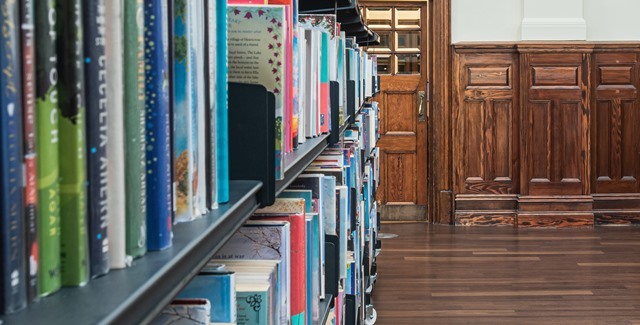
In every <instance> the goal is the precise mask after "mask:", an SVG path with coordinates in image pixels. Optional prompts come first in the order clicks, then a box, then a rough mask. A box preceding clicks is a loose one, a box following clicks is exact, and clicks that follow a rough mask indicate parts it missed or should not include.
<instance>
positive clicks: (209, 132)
mask: <svg viewBox="0 0 640 325" xmlns="http://www.w3.org/2000/svg"><path fill="white" fill-rule="evenodd" d="M205 1H206V6H207V8H206V17H205V29H204V33H205V49H206V60H205V61H206V64H205V74H206V81H205V105H206V112H207V114H206V117H205V119H206V123H207V126H206V141H207V143H206V147H207V150H208V152H207V154H206V155H205V156H206V180H207V189H206V190H207V194H208V197H207V199H208V207H209V209H217V208H218V176H217V174H218V159H217V157H218V149H217V148H218V146H217V143H216V141H217V135H218V131H217V105H216V103H217V98H216V97H217V87H218V85H217V80H216V73H217V67H216V60H217V56H216V52H217V49H216V45H217V44H216V38H217V35H216V34H217V31H216V29H215V28H216V20H217V17H216V15H217V12H216V3H215V0H205Z"/></svg>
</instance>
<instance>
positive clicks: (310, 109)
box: [304, 30, 317, 138]
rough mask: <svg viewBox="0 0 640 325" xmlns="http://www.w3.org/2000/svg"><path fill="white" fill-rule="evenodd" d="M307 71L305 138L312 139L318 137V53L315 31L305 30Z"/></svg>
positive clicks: (305, 78)
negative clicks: (316, 90)
mask: <svg viewBox="0 0 640 325" xmlns="http://www.w3.org/2000/svg"><path fill="white" fill-rule="evenodd" d="M304 34H305V39H306V44H305V54H306V55H305V61H304V62H305V65H304V67H305V69H304V75H305V76H304V92H305V95H304V101H305V104H304V113H305V130H304V131H305V133H304V135H305V137H307V138H311V137H314V136H316V133H315V129H316V122H315V120H316V109H315V101H316V92H315V86H314V78H315V77H314V76H315V74H316V70H315V68H314V55H315V53H317V49H316V48H315V46H316V43H315V42H314V40H313V39H314V37H313V31H311V30H305V32H304Z"/></svg>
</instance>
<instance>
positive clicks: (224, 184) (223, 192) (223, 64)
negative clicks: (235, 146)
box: [210, 0, 229, 203]
mask: <svg viewBox="0 0 640 325" xmlns="http://www.w3.org/2000/svg"><path fill="white" fill-rule="evenodd" d="M210 1H213V0H210ZM215 1H216V25H215V26H216V28H215V31H216V43H215V44H216V49H217V50H216V52H217V53H228V47H227V32H228V31H227V2H226V1H225V0H215ZM228 66H229V65H228V56H227V55H216V88H215V89H216V95H215V98H216V151H217V155H216V157H217V164H216V168H217V173H216V177H217V183H218V193H217V194H218V203H226V202H229V115H228V106H229V105H228V99H229V86H228V84H227V83H228Z"/></svg>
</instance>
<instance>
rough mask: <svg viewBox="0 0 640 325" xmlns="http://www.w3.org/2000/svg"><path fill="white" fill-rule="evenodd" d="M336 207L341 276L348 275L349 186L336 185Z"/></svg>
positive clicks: (342, 277)
mask: <svg viewBox="0 0 640 325" xmlns="http://www.w3.org/2000/svg"><path fill="white" fill-rule="evenodd" d="M336 193H337V194H336V199H337V200H338V201H337V204H336V209H337V210H338V212H337V213H338V220H337V222H338V225H339V226H338V229H339V232H338V238H339V245H340V248H339V250H340V278H341V279H344V278H346V277H347V243H348V239H349V238H348V236H349V235H348V233H347V232H348V229H349V225H350V219H349V210H350V206H349V188H348V187H347V186H337V187H336Z"/></svg>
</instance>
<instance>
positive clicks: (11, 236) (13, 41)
mask: <svg viewBox="0 0 640 325" xmlns="http://www.w3.org/2000/svg"><path fill="white" fill-rule="evenodd" d="M19 10H20V8H19V6H18V3H17V2H16V1H8V0H3V1H0V17H2V22H3V23H2V33H0V44H2V46H0V66H2V73H0V110H1V111H0V130H2V133H1V134H0V313H7V314H8V313H13V312H16V311H19V310H21V309H23V308H24V307H25V306H26V304H27V284H26V283H25V282H26V281H25V280H26V279H27V274H26V265H25V259H26V253H25V250H24V243H25V235H26V234H25V229H24V219H23V210H24V209H23V208H24V207H23V205H24V198H23V195H24V192H23V182H22V162H23V159H24V156H23V154H22V97H21V96H22V89H21V88H22V84H21V76H20V74H21V72H20V61H21V59H20V58H21V54H20V30H19V29H18V28H19V27H18V26H20V16H19Z"/></svg>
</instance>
